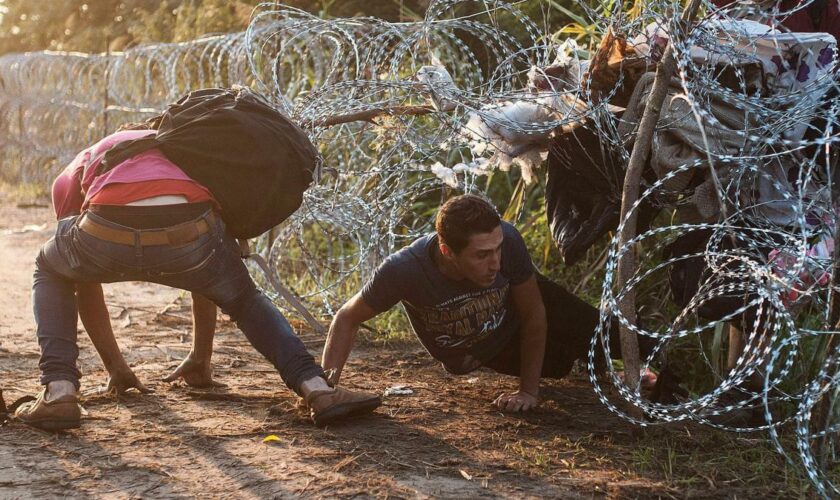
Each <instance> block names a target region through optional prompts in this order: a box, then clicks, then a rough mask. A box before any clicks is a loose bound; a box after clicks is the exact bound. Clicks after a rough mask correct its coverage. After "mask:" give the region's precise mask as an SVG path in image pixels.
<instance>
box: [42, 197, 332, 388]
mask: <svg viewBox="0 0 840 500" xmlns="http://www.w3.org/2000/svg"><path fill="white" fill-rule="evenodd" d="M189 209H192V211H190V210H189ZM194 209H195V206H190V205H171V206H168V207H137V206H131V207H120V208H118V209H117V211H118V212H119V211H125V212H126V213H127V214H129V215H130V216H131V218H132V219H133V220H138V219H139V220H142V219H143V217H144V216H145V215H146V214H148V215H150V216H153V217H154V220H156V221H160V220H161V216H163V219H164V220H168V221H171V223H169V224H164V225H162V226H159V227H164V228H165V227H170V226H174V225H177V224H180V223H183V222H185V221H187V220H191V219H194V217H195V215H194V213H195V210H194ZM185 214H190V215H189V216H188V218H185ZM207 215H209V212H208V213H207V214H205V216H207ZM84 216H85V217H89V218H91V219H92V220H93V221H94V222H96V223H98V224H100V225H104V226H108V227H111V228H115V229H120V230H127V231H134V232H135V233H136V232H137V231H138V230H136V229H132V228H130V227H126V226H122V225H120V224H117V223H116V222H113V221H111V220H108V219H105V218H103V217H100V216H98V215H96V214H92V213H90V212H87V213H86V214H85V215H84ZM205 216H202V217H205ZM81 218H82V216H73V217H68V218H65V219H62V220H60V221H59V222H58V228H57V229H56V233H55V236H53V238H51V239H50V240H49V241H48V242H47V243H46V244H44V246H43V247H42V248H41V251H40V252H39V254H38V257H37V260H36V267H35V276H34V280H33V284H32V303H33V308H34V312H35V323H36V325H37V334H38V343H39V345H40V347H41V360H40V363H39V368H40V371H41V383H42V384H47V383H49V382H51V381H55V380H69V381H71V382H73V383H74V384H75V385H76V387H77V388H78V387H79V378H80V377H81V373H80V371H79V369H78V368H77V366H76V361H77V358H78V356H79V348H78V345H77V343H76V324H77V314H78V311H77V306H76V295H75V292H76V290H75V284H76V283H77V282H92V283H113V282H118V281H150V282H154V283H160V284H162V285H167V286H171V287H175V288H181V289H184V290H189V291H193V292H197V293H200V294H202V295H204V296H205V297H207V298H208V299H210V300H212V301H213V302H215V303H216V304H217V305H218V306H219V307H220V308H221V309H222V311H224V312H225V313H226V314H228V315H230V317H231V319H233V320H234V321H236V324H237V326H239V328H240V329H241V330H242V332H243V333H244V334H245V336H246V337H247V338H248V341H249V342H250V343H251V345H253V346H254V347H255V348H256V349H257V351H259V352H260V354H262V355H263V356H265V358H266V359H267V360H268V361H270V362H271V363H272V364H273V365H274V367H275V368H276V369H277V371H278V372H279V373H280V376H281V377H282V378H283V381H284V382H285V383H286V385H287V386H288V387H289V388H290V389H292V390H293V391H295V392H296V393H298V394H300V385H301V383H302V382H303V381H304V380H308V379H310V378H312V377H318V376H320V377H323V376H324V371H323V369H322V368H321V367H320V366H319V365H318V364H316V363H315V360H314V358H313V357H312V355H310V354H309V352H308V351H307V350H306V347H305V346H304V345H303V342H301V341H300V339H299V338H298V337H297V336H296V335H295V333H294V330H293V329H292V327H291V325H289V322H288V321H286V318H285V317H283V315H282V314H281V313H280V311H279V310H278V309H277V307H276V306H275V305H274V304H273V303H272V302H271V301H270V300H269V299H268V297H266V296H265V295H264V294H263V293H262V292H260V291H259V290H258V289H257V287H256V285H255V284H254V282H253V280H252V279H251V276H250V275H249V274H248V270H247V269H246V267H245V264H244V263H243V262H242V259H241V257H240V250H239V245H238V244H237V242H236V240H234V239H233V238H232V237H230V236H229V235H228V234H227V233H226V232H225V228H224V223H223V222H222V221H221V219H220V218H218V217H210V218H208V219H207V220H208V221H211V223H210V229H209V231H207V232H205V233H204V234H202V235H200V236H199V237H198V238H197V239H196V240H194V241H192V242H190V243H187V244H184V245H179V246H172V245H153V246H141V245H139V244H136V245H125V244H119V243H112V242H110V241H105V240H101V239H98V238H96V237H94V236H91V235H89V234H87V233H85V232H84V231H82V230H80V229H79V227H78V223H79V221H80V220H81ZM200 218H201V217H200ZM140 227H148V226H143V225H140Z"/></svg>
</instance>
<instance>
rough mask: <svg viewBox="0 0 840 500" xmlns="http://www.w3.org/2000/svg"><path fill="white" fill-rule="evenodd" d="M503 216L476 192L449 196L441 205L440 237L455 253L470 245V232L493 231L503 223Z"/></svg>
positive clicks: (438, 228)
mask: <svg viewBox="0 0 840 500" xmlns="http://www.w3.org/2000/svg"><path fill="white" fill-rule="evenodd" d="M501 223H502V219H501V218H500V217H499V214H498V212H496V209H495V208H493V205H491V204H490V203H489V202H487V200H485V199H484V198H481V197H479V196H476V195H473V194H464V195H461V196H456V197H454V198H451V199H449V200H448V201H447V202H446V203H444V204H443V206H441V207H440V210H438V213H437V219H436V220H435V231H437V234H438V238H440V241H442V242H444V243H446V245H447V246H449V248H451V249H452V251H454V252H455V253H459V252H460V251H461V250H463V249H464V248H466V247H467V244H468V243H469V241H470V236H472V235H474V234H479V233H489V232H491V231H493V230H494V229H496V228H497V227H499V224H501Z"/></svg>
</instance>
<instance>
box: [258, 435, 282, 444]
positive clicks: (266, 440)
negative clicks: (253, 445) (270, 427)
mask: <svg viewBox="0 0 840 500" xmlns="http://www.w3.org/2000/svg"><path fill="white" fill-rule="evenodd" d="M282 441H283V440H282V439H280V438H279V437H277V436H275V435H274V434H269V435H268V436H266V437H264V438H263V440H262V442H263V443H273V442H278V443H279V442H282Z"/></svg>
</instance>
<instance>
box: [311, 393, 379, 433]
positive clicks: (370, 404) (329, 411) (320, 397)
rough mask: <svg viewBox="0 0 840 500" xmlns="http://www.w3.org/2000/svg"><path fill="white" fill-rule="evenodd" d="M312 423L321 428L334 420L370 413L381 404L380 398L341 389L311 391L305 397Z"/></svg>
mask: <svg viewBox="0 0 840 500" xmlns="http://www.w3.org/2000/svg"><path fill="white" fill-rule="evenodd" d="M306 404H307V405H308V406H309V408H310V414H311V416H312V421H313V422H315V425H317V426H318V427H323V426H325V425H327V424H329V423H331V422H333V421H335V420H338V419H341V418H344V417H350V416H353V415H361V414H364V413H370V412H372V411H373V410H375V409H376V408H378V407H379V405H381V404H382V398H380V397H379V396H378V395H376V394H370V393H367V392H353V391H350V390H347V389H344V388H342V387H336V388H335V389H332V390H328V391H327V390H324V391H313V392H310V393H309V395H308V396H307V397H306Z"/></svg>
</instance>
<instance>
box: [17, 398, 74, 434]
mask: <svg viewBox="0 0 840 500" xmlns="http://www.w3.org/2000/svg"><path fill="white" fill-rule="evenodd" d="M46 393H47V390H46V389H44V390H42V391H41V393H40V394H38V397H37V398H36V399H35V401H30V402H28V403H24V404H22V405H20V407H19V408H18V409H17V411H15V417H16V418H17V419H18V420H20V421H21V422H23V423H24V424H27V425H31V426H32V427H37V428H39V429H43V430H45V431H60V430H64V429H76V428H78V427H79V423H80V421H81V419H82V410H81V409H80V408H79V398H78V397H77V396H75V395H72V394H68V395H67V396H61V397H60V398H57V399H54V400H52V401H47V399H46Z"/></svg>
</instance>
